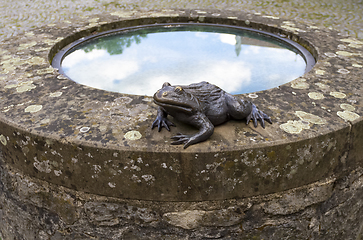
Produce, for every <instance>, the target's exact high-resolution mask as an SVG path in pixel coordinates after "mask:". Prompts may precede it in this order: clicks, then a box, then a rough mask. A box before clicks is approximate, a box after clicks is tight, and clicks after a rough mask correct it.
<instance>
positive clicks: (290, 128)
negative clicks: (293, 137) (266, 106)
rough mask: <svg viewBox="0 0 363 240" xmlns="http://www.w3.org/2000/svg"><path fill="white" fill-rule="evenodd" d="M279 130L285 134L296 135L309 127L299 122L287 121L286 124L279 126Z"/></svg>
mask: <svg viewBox="0 0 363 240" xmlns="http://www.w3.org/2000/svg"><path fill="white" fill-rule="evenodd" d="M280 128H281V129H282V130H284V131H285V132H287V133H291V134H298V133H300V132H301V131H302V130H304V129H309V128H310V126H309V124H306V123H304V122H302V121H300V120H299V121H296V120H294V121H292V120H289V121H287V123H284V124H281V125H280Z"/></svg>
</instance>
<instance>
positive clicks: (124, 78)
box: [62, 26, 306, 96]
mask: <svg viewBox="0 0 363 240" xmlns="http://www.w3.org/2000/svg"><path fill="white" fill-rule="evenodd" d="M175 29H177V30H176V31H175ZM285 47H286V46H283V45H282V44H281V43H280V42H278V41H276V40H274V39H271V38H268V37H266V36H263V35H259V34H257V33H254V32H247V31H241V30H240V31H239V32H237V31H236V30H232V32H229V33H228V32H226V30H225V29H223V30H221V29H218V28H216V27H213V28H211V27H201V26H199V27H198V28H196V29H191V28H190V27H189V28H185V27H184V28H174V30H173V29H167V28H165V27H162V28H160V27H159V28H150V29H149V28H148V29H146V30H145V29H142V30H135V31H131V32H127V33H118V34H116V35H115V34H113V35H109V36H103V37H100V38H97V39H93V40H90V41H89V42H86V43H85V44H82V45H81V46H79V47H77V48H76V49H75V50H73V51H72V52H71V53H70V54H68V55H67V56H66V57H65V58H64V60H63V61H62V69H63V71H64V72H65V74H66V75H67V76H68V77H70V78H71V79H72V80H73V81H76V82H78V83H81V84H84V85H87V86H91V87H94V88H99V89H104V90H108V91H114V92H121V93H129V94H139V95H149V96H152V95H153V94H154V93H155V92H156V91H157V90H158V89H160V88H161V86H162V84H163V83H164V82H170V83H171V84H172V85H178V84H180V85H187V84H190V83H196V82H200V81H208V82H210V83H213V84H215V85H217V86H219V87H221V88H222V89H224V90H225V91H227V92H229V93H232V94H239V93H249V92H255V91H260V90H265V89H269V88H273V87H277V86H279V85H281V84H284V83H286V82H289V81H291V80H293V79H295V78H297V77H299V76H301V75H303V74H304V71H305V68H306V63H305V61H304V59H303V58H302V57H301V56H300V55H299V54H297V53H295V52H294V51H292V50H289V49H287V48H285Z"/></svg>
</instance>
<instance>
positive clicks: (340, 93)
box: [329, 92, 347, 98]
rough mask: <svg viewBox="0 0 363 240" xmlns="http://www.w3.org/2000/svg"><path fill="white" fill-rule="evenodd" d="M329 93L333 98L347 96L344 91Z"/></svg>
mask: <svg viewBox="0 0 363 240" xmlns="http://www.w3.org/2000/svg"><path fill="white" fill-rule="evenodd" d="M329 94H330V95H331V96H333V97H335V98H345V97H346V96H347V95H346V94H345V93H342V92H330V93H329Z"/></svg>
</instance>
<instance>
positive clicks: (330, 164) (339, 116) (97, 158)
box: [0, 10, 363, 201]
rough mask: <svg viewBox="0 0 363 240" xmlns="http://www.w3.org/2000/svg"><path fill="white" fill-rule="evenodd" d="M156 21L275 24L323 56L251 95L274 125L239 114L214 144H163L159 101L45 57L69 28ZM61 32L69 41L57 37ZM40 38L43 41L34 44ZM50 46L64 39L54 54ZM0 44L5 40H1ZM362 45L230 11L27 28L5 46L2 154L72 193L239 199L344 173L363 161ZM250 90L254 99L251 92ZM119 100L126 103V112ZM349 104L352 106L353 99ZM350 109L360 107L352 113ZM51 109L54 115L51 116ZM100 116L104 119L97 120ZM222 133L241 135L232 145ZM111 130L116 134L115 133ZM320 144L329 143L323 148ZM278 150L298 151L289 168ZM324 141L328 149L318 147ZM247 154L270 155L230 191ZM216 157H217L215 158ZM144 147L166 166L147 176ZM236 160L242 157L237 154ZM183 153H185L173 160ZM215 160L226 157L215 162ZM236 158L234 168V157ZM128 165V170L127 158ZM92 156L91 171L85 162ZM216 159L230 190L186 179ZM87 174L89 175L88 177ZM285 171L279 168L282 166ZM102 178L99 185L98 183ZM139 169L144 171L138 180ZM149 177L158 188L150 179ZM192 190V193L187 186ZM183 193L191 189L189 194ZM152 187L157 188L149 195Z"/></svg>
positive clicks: (85, 30) (121, 15)
mask: <svg viewBox="0 0 363 240" xmlns="http://www.w3.org/2000/svg"><path fill="white" fill-rule="evenodd" d="M155 17H157V18H158V21H160V20H161V21H166V22H167V21H169V20H170V19H173V20H175V19H179V20H186V21H196V22H198V21H202V22H206V21H211V22H213V21H215V22H219V21H221V19H223V21H226V22H228V23H229V24H232V25H233V24H242V25H247V26H251V27H254V28H257V29H259V28H261V29H263V30H270V31H271V30H278V31H279V33H280V34H284V35H286V36H288V37H290V38H291V39H293V40H295V41H297V42H300V44H301V45H303V46H305V47H306V48H308V49H309V50H310V51H311V52H312V53H313V55H314V57H315V58H316V59H317V60H318V61H317V64H316V66H315V67H314V68H313V69H312V70H311V71H310V72H308V73H306V74H305V75H304V76H302V77H300V78H298V79H296V80H294V81H293V82H291V83H288V84H285V85H282V86H281V87H279V88H275V89H271V90H266V91H263V92H257V93H255V95H254V96H253V101H254V102H255V103H256V105H258V106H259V107H260V108H261V109H263V110H265V109H266V112H267V113H268V114H270V115H272V116H273V120H274V122H275V124H274V125H272V126H267V128H268V129H265V130H263V129H260V128H258V129H252V128H250V127H244V126H240V124H241V123H236V122H232V123H228V125H226V126H221V127H219V128H218V129H217V130H216V133H215V134H214V135H216V134H217V136H214V138H213V137H212V138H211V140H209V141H207V142H205V143H202V144H200V145H195V146H194V147H190V148H188V149H187V150H185V151H184V150H183V151H180V150H181V147H180V146H177V147H173V146H169V143H165V140H166V139H167V138H168V137H169V136H170V134H168V133H166V134H165V133H162V134H161V135H158V136H156V134H154V133H153V132H151V130H149V125H150V124H149V123H150V122H151V119H152V118H153V117H152V116H153V113H152V111H154V112H155V107H154V106H153V105H152V104H151V103H150V102H149V99H148V98H143V97H134V96H133V97H130V96H128V95H125V94H113V93H112V94H111V93H110V94H104V93H102V94H100V92H99V91H101V90H94V89H91V88H88V87H84V86H80V85H78V84H72V83H70V80H68V79H65V78H64V77H63V76H62V75H60V74H59V73H57V72H56V71H54V70H53V69H52V68H51V67H50V65H49V62H47V61H46V59H48V61H49V57H50V56H52V55H53V53H54V51H55V50H57V48H58V47H59V46H60V44H62V43H65V41H68V40H71V38H72V35H73V37H74V36H75V35H74V31H77V33H76V35H77V34H78V35H77V36H78V37H79V36H81V35H82V34H90V33H92V32H94V31H97V30H99V29H103V28H104V27H106V26H107V27H115V26H116V25H117V24H120V23H124V22H125V21H123V20H127V19H128V20H130V19H132V20H130V21H135V22H137V21H141V20H142V21H143V22H148V21H149V22H151V23H152V22H153V21H155ZM120 19H121V21H120ZM140 19H141V20H140ZM77 25H78V26H77ZM64 35H68V37H66V38H63V40H61V38H62V36H64ZM39 39H42V40H43V41H42V42H37V40H39ZM322 39H323V41H322ZM310 42H311V44H310ZM53 44H56V45H55V46H54V47H53V48H52V50H50V48H51V46H52V45H53ZM312 46H314V47H312ZM2 47H3V48H4V47H5V45H3V46H2ZM361 47H362V42H361V41H358V40H355V39H353V38H347V37H344V36H340V35H339V34H338V33H337V32H335V31H332V30H329V29H319V28H317V27H315V26H308V25H304V24H302V23H298V22H293V21H284V20H281V19H277V18H275V17H272V16H258V15H255V14H248V13H241V12H227V11H221V12H218V11H211V12H208V11H200V10H195V11H193V10H192V11H189V10H186V11H178V10H170V11H151V12H132V13H128V12H117V13H112V14H111V15H108V14H107V15H101V16H97V17H95V18H92V19H84V21H83V22H81V23H77V24H75V25H74V26H72V27H71V28H69V27H68V26H67V25H64V24H63V25H62V23H60V24H59V25H55V26H54V25H53V26H48V27H46V28H43V29H37V30H34V31H33V32H29V33H24V34H23V35H19V36H18V37H17V38H16V39H13V45H12V46H10V47H7V49H2V50H1V52H2V55H3V56H2V61H1V64H2V71H1V73H0V74H1V75H0V78H1V80H2V81H1V91H2V96H3V97H2V99H1V100H2V102H1V105H2V106H1V109H2V113H1V126H2V132H1V136H3V137H2V138H1V139H2V141H1V143H2V145H3V146H2V149H3V152H4V159H5V161H6V162H7V164H9V165H11V166H13V167H15V168H17V169H19V170H21V171H23V172H24V173H26V174H28V175H30V176H33V177H36V178H40V179H44V180H46V181H49V182H51V183H54V184H59V185H63V186H66V187H69V188H72V189H75V190H81V191H85V192H90V193H96V194H101V195H106V196H114V197H120V198H131V199H144V200H158V201H175V200H181V201H201V200H221V199H230V198H243V197H248V196H254V195H260V194H268V193H272V192H278V191H282V190H286V189H290V188H294V187H298V186H302V185H305V184H308V183H312V182H314V181H318V180H320V179H322V178H325V177H328V176H333V175H337V176H339V175H340V174H342V170H348V169H351V168H353V167H355V166H357V165H359V164H360V162H359V161H360V159H361V157H358V158H352V157H351V156H353V157H354V156H362V155H359V154H358V153H359V150H357V149H359V141H360V139H361V136H360V135H359V131H358V130H359V129H360V128H361V125H362V121H361V120H362V117H361V116H362V108H361V102H360V101H359V100H360V97H361V92H362V91H361V88H360V87H361V86H360V85H361V84H360V83H359V78H358V77H359V76H361V73H362V67H361V66H362V65H363V60H362V57H363V55H362V51H361ZM49 50H50V54H49V55H48V52H49ZM29 74H30V75H29ZM331 81H333V82H331ZM352 82H354V83H356V85H355V86H354V87H352V86H351V85H349V84H351V83H352ZM311 93H314V94H311ZM315 93H319V94H315ZM242 96H243V97H246V98H248V96H246V95H242ZM256 96H257V98H256ZM251 98H252V95H251ZM272 103H273V104H272ZM342 104H349V105H351V106H352V107H353V108H351V107H349V108H347V109H348V110H347V109H342V108H341V107H340V106H341V105H342ZM100 105H102V106H100ZM136 105H137V107H138V108H141V109H140V112H137V113H134V112H132V109H133V108H134V107H135V106H136ZM123 106H129V107H126V108H123ZM344 106H345V108H346V105H344ZM104 107H106V109H104ZM88 109H91V110H88ZM351 109H354V110H353V111H354V112H352V111H351ZM119 110H123V111H127V112H128V113H129V115H127V116H130V118H131V119H138V120H137V121H134V122H132V120H131V121H130V120H128V119H121V118H122V116H125V115H122V116H121V117H120V115H117V114H118V113H117V111H119ZM151 110H152V111H151ZM110 112H111V113H110ZM271 113H273V114H271ZM50 114H55V115H56V116H55V117H53V118H47V116H49V115H50ZM108 114H110V117H109V116H108ZM112 114H114V115H112ZM154 114H155V113H154ZM105 117H109V118H108V119H106V118H105ZM113 118H116V119H117V121H115V122H116V125H117V124H119V123H121V122H125V123H126V124H125V126H124V127H123V128H119V129H117V128H118V126H115V127H114V128H116V129H117V131H115V132H112V130H110V128H111V127H113V125H115V122H109V123H108V124H109V125H102V124H101V123H102V122H107V120H110V119H111V120H112V119H113ZM97 119H99V120H98V121H97ZM76 120H77V121H76ZM95 121H96V124H93V122H95ZM130 122H131V123H130ZM70 126H71V127H70ZM94 126H96V127H94ZM137 126H138V127H137ZM178 127H180V129H181V130H180V129H179V131H190V129H188V128H187V127H185V126H180V125H178ZM86 130H87V131H86ZM224 134H225V135H224ZM140 135H141V137H140ZM115 136H116V137H115ZM225 136H235V137H236V138H235V139H234V140H233V141H230V139H228V138H225ZM107 137H109V138H110V137H114V139H108V138H107ZM237 137H239V138H240V139H239V138H237ZM270 138H271V139H270ZM4 139H5V141H4ZM319 142H320V143H324V144H322V145H319V144H318V143H319ZM4 143H5V144H4ZM282 146H284V147H285V148H287V147H290V149H293V151H294V154H293V155H294V156H295V155H296V156H297V157H296V158H293V159H292V163H291V164H290V165H289V161H288V159H289V157H290V156H289V154H286V153H278V150H280V149H281V147H282ZM310 146H313V148H312V147H310ZM319 146H320V148H322V149H323V152H319V151H317V150H316V147H319ZM19 149H20V150H21V151H19ZM39 151H43V152H41V153H40V152H39ZM247 151H250V152H251V156H255V157H256V156H260V157H262V159H264V160H263V161H265V162H264V163H262V164H260V165H255V166H253V167H255V168H256V166H257V168H259V169H260V172H258V173H250V175H249V177H248V179H247V180H246V181H245V180H243V181H242V179H241V178H239V177H236V178H234V179H238V182H239V181H242V182H241V183H243V184H246V187H241V186H236V187H235V188H234V189H232V190H231V191H229V190H228V188H233V186H234V185H233V183H229V182H228V176H227V175H228V172H230V173H231V170H233V169H240V168H241V167H245V168H248V167H249V166H248V164H251V166H252V165H253V164H254V163H253V162H251V161H250V160H251V159H248V158H244V157H241V155H242V154H243V153H245V152H247ZM309 152H312V153H314V154H315V155H314V154H313V155H311V157H312V156H314V157H315V159H314V160H313V161H312V162H309V163H308V161H307V159H304V158H303V160H302V161H300V162H302V164H301V165H299V164H300V162H299V158H298V155H299V153H306V154H307V155H306V156H308V155H309V154H308V153H309ZM159 153H160V154H164V155H166V156H164V157H167V158H165V159H164V158H163V157H160V156H161V155H158V154H159ZM219 153H220V155H219V156H218V157H214V156H216V155H218V154H219ZM72 154H73V155H72ZM145 154H149V155H150V154H152V155H153V156H154V157H155V156H156V157H158V158H157V159H162V160H160V162H158V161H156V162H157V163H158V164H159V165H158V166H156V165H154V167H153V170H149V171H146V172H142V173H143V174H140V171H138V168H140V167H139V166H138V165H137V164H136V163H137V161H138V159H139V158H141V161H143V163H144V164H145V165H146V164H149V165H150V164H152V163H153V162H155V161H150V162H147V163H146V162H145V161H146V160H145V158H144V156H146V155H145ZM276 154H277V155H276ZM279 154H280V155H279ZM319 154H322V156H319ZM115 155H117V156H115ZM120 155H125V156H122V157H121V156H120ZM72 156H73V157H72ZM104 156H108V157H109V158H110V159H109V160H110V161H111V162H112V163H114V162H118V163H122V164H124V165H123V167H124V168H125V167H128V169H129V170H127V171H129V172H127V174H125V177H124V178H123V177H113V176H112V175H110V174H109V173H106V172H105V171H110V170H112V169H114V167H112V166H107V164H105V163H104V162H103V160H102V159H103V158H104ZM236 156H238V158H235V157H236ZM176 157H177V158H179V159H181V161H179V162H178V161H176V162H175V159H176ZM231 157H232V158H231ZM52 158H53V161H50V160H49V159H52ZM214 158H218V159H216V161H215V160H213V159H214ZM328 158H330V159H329V161H324V159H325V160H326V159H328ZM200 159H202V160H200ZM223 159H225V160H223ZM236 159H237V163H238V164H234V161H235V160H236ZM246 159H247V160H246ZM274 159H275V160H274ZM276 159H279V161H280V162H282V163H283V165H281V166H280V167H281V175H282V176H276V177H275V178H274V179H272V178H269V177H268V175H266V174H268V173H269V170H270V169H271V168H270V169H268V168H267V167H268V166H269V164H271V163H273V164H276ZM163 160H165V161H163ZM205 160H206V161H205ZM24 161H25V162H24ZM62 161H63V162H62ZM132 161H133V163H132V164H131V162H132ZM196 161H199V163H198V162H197V163H196ZM203 161H205V162H204V166H202V163H200V162H203ZM322 161H323V162H322ZM126 162H128V163H129V166H126V165H125V164H126ZM77 163H78V164H77ZM83 163H84V164H83ZM87 163H88V165H91V167H90V166H87ZM99 163H102V164H104V166H103V167H99V166H101V165H100V164H99ZM163 163H165V165H163ZM214 163H216V164H221V165H222V167H221V170H218V167H220V165H219V166H218V167H216V171H217V172H218V173H220V171H222V172H225V174H227V175H225V176H224V178H222V179H219V180H222V181H221V182H222V184H221V185H218V186H217V185H215V186H214V187H215V188H214V189H218V187H219V188H227V192H223V191H222V192H221V193H220V194H214V195H213V194H212V195H211V194H210V193H209V194H208V193H207V192H204V190H203V189H205V187H208V186H207V185H208V184H207V183H205V182H203V181H204V180H203V178H204V177H200V176H199V177H196V179H195V180H196V181H197V182H196V183H197V184H196V185H195V186H192V185H191V184H192V183H193V181H192V182H191V181H189V180H188V177H190V176H192V175H195V174H199V175H203V174H201V173H202V171H204V172H207V173H208V176H207V175H206V176H205V177H206V178H208V177H209V178H210V177H214V178H215V177H216V175H215V173H213V172H211V171H209V172H208V171H207V170H210V169H211V168H209V169H207V168H206V167H207V165H211V164H214ZM72 164H73V165H72ZM183 164H186V166H184V165H183ZM314 164H315V165H316V166H317V168H315V167H314ZM77 165H78V166H77ZM165 166H166V168H165ZM178 166H179V167H180V166H181V169H179V170H175V169H176V168H177V167H178ZM187 166H190V167H191V169H192V170H188V168H187ZM170 167H172V168H171V169H170ZM175 167H176V168H175ZM74 168H78V170H74ZM83 168H84V170H82V169H83ZM264 168H266V169H264ZM284 168H285V170H284ZM104 169H105V170H104ZM172 169H174V171H173V170H172ZM272 169H273V168H272ZM301 169H305V173H304V174H303V175H302V174H301V173H300V172H299V171H300V170H301ZM124 170H125V169H124ZM166 170H167V171H171V172H172V174H171V175H169V173H166V172H165V171H166ZM298 170H299V171H298ZM67 171H68V172H67ZM90 171H92V174H90V173H89V172H90ZM314 171H317V172H315V173H314V174H310V175H309V173H311V172H314ZM157 172H160V174H165V176H168V178H166V179H165V180H166V181H168V180H170V179H172V181H175V179H178V180H183V181H184V182H185V183H183V184H182V185H178V184H177V183H176V182H174V183H171V184H170V186H174V187H176V188H178V191H179V192H178V191H174V190H173V189H169V191H170V192H168V191H165V189H162V185H161V183H162V181H160V184H159V185H157V184H156V183H155V180H154V181H151V180H152V179H153V176H154V178H155V177H156V176H157V177H160V176H158V175H157V174H156V173H157ZM232 172H233V171H232ZM277 172H278V173H279V172H280V170H279V171H277ZM155 174H156V175H155ZM276 174H277V173H276ZM72 175H80V176H82V179H74V178H75V177H74V176H72ZM96 175H97V178H98V180H99V181H95V180H92V179H94V177H95V176H96ZM101 175H104V176H102V177H103V178H102V177H100V176H101ZM139 175H140V176H139ZM264 175H265V177H264ZM133 176H136V177H134V178H133ZM143 176H144V177H143ZM252 176H254V177H259V178H261V179H264V180H268V181H262V182H259V183H262V185H264V186H262V187H259V188H257V191H255V190H256V188H255V189H254V187H253V186H254V184H255V183H257V182H253V181H252V179H253V177H252ZM266 176H267V177H266ZM289 176H290V177H291V178H290V177H289ZM100 179H101V180H100ZM107 179H112V181H108V180H107ZM156 179H157V178H156ZM161 179H163V178H161ZM173 179H174V180H173ZM157 180H158V179H157ZM216 180H218V178H216ZM122 181H123V182H127V183H128V184H129V185H130V184H131V186H130V187H136V188H138V190H137V191H135V192H128V191H127V188H126V187H122V186H121V187H119V186H118V185H117V184H116V183H119V182H122ZM150 181H151V182H153V183H152V184H154V185H152V186H151V185H148V183H149V184H150V183H151V182H150ZM198 181H199V182H198ZM97 182H101V183H97ZM267 182H269V183H267ZM241 183H238V184H241ZM272 183H273V184H272ZM173 184H175V185H173ZM191 186H192V188H193V190H191V189H189V187H191ZM95 188H96V189H97V190H95ZM103 188H105V189H103ZM107 188H108V189H107ZM146 188H153V189H154V190H157V191H156V192H157V193H152V192H151V191H146V192H145V189H146ZM249 189H254V190H252V191H250V190H249ZM185 191H187V194H184V193H185ZM188 191H189V192H188ZM190 192H191V193H190ZM145 194H146V195H147V194H149V195H147V196H145ZM189 194H190V195H189Z"/></svg>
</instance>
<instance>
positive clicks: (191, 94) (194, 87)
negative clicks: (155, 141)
mask: <svg viewBox="0 0 363 240" xmlns="http://www.w3.org/2000/svg"><path fill="white" fill-rule="evenodd" d="M154 102H155V103H156V104H157V105H159V108H158V112H157V117H156V119H155V121H154V122H153V124H152V128H154V127H156V126H157V127H158V130H159V131H160V130H161V128H162V127H165V128H166V129H167V130H168V131H170V128H169V126H175V125H174V123H172V122H171V121H169V120H168V119H167V116H168V114H169V115H171V116H173V117H174V118H175V119H177V120H179V121H181V122H184V123H187V124H190V125H192V126H194V127H196V128H198V129H199V132H198V133H196V134H194V135H184V134H181V133H178V134H177V135H176V136H173V137H172V139H173V140H174V142H172V144H174V145H176V144H184V148H187V147H188V146H190V145H192V144H196V143H198V142H202V141H205V140H206V139H208V138H209V137H210V136H211V135H212V134H213V131H214V126H215V125H219V124H222V123H224V122H226V121H228V120H229V119H246V120H247V124H248V123H249V122H250V120H251V119H252V120H253V123H254V126H255V127H257V123H258V121H260V122H261V126H262V127H263V128H265V121H267V122H269V123H272V121H271V119H270V117H269V116H267V115H266V114H265V113H263V112H262V111H260V110H258V109H257V108H256V106H255V105H254V104H253V103H251V102H250V101H246V100H242V99H239V98H236V97H235V96H233V95H231V94H229V93H227V92H225V91H223V90H222V89H220V88H219V87H217V86H215V85H213V84H210V83H208V82H200V83H194V84H190V85H188V86H171V85H170V83H168V82H166V83H164V84H163V87H162V88H161V89H159V90H158V91H157V92H156V93H155V94H154Z"/></svg>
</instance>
